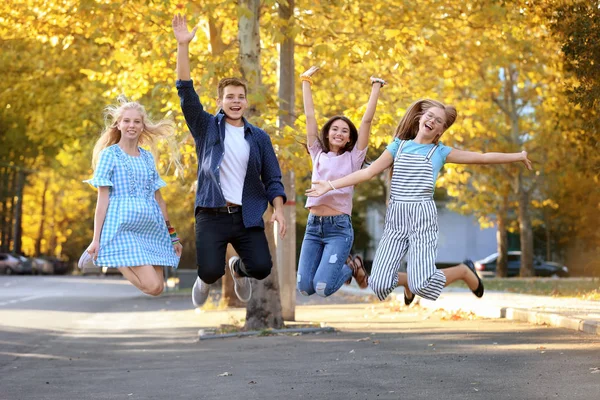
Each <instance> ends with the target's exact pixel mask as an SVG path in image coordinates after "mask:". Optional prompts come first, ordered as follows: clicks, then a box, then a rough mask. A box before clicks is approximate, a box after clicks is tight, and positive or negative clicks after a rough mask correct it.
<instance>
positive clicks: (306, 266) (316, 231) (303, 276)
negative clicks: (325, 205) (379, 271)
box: [297, 214, 354, 297]
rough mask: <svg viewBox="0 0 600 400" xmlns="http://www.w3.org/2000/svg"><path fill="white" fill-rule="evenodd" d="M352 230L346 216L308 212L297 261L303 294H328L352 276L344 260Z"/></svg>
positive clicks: (351, 239) (349, 246) (349, 219)
mask: <svg viewBox="0 0 600 400" xmlns="http://www.w3.org/2000/svg"><path fill="white" fill-rule="evenodd" d="M353 241H354V230H353V229H352V219H351V218H350V216H349V215H346V214H342V215H335V216H332V217H318V216H316V215H313V214H309V215H308V222H307V223H306V233H305V234H304V240H303V241H302V250H300V261H299V264H298V276H297V283H298V285H297V286H298V290H299V291H300V293H302V294H303V295H305V296H310V295H311V294H314V293H317V294H318V295H319V296H321V297H327V296H330V295H332V294H333V293H335V292H337V290H338V289H339V288H340V287H342V285H343V284H344V282H346V281H347V280H348V279H350V278H351V277H352V270H351V269H350V267H348V266H347V265H346V259H347V258H348V255H349V254H350V250H351V249H352V242H353Z"/></svg>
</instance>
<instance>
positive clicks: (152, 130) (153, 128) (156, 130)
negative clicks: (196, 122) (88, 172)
mask: <svg viewBox="0 0 600 400" xmlns="http://www.w3.org/2000/svg"><path fill="white" fill-rule="evenodd" d="M117 100H118V102H119V103H120V105H118V106H117V105H110V106H107V107H106V108H105V109H104V124H105V128H104V131H102V134H101V135H100V138H99V139H98V141H97V142H96V145H95V146H94V151H93V156H92V168H94V169H96V165H97V163H98V159H99V157H100V153H101V152H102V150H104V149H105V148H107V147H109V146H112V145H113V144H116V143H118V142H119V141H120V140H121V132H120V131H119V128H118V125H119V122H121V119H122V118H123V113H124V112H125V111H126V110H136V111H138V112H139V113H140V115H141V116H142V123H143V125H144V128H143V130H142V134H141V135H140V137H139V140H138V145H140V146H142V145H147V146H149V147H150V151H151V152H152V153H153V154H154V158H155V159H156V158H157V154H156V153H157V151H156V143H157V142H158V140H160V139H168V140H169V144H170V148H171V153H173V154H172V158H173V162H174V163H175V164H176V167H178V168H179V167H180V164H181V163H180V161H179V158H180V157H179V151H178V150H177V147H176V144H175V143H174V137H175V132H176V125H175V122H173V121H172V120H170V119H161V120H160V121H158V122H154V121H152V120H151V119H150V118H149V117H148V113H147V112H146V109H145V108H144V106H142V105H141V104H140V103H138V102H136V101H128V100H127V98H126V97H125V96H119V98H118V99H117Z"/></svg>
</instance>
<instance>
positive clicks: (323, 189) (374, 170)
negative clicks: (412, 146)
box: [306, 150, 394, 197]
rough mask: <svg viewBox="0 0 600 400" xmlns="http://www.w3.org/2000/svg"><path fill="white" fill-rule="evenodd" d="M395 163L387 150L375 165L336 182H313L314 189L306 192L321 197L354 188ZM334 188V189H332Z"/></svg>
mask: <svg viewBox="0 0 600 400" xmlns="http://www.w3.org/2000/svg"><path fill="white" fill-rule="evenodd" d="M393 162H394V157H392V153H390V152H389V151H387V150H385V151H384V152H383V154H382V155H380V156H379V158H378V159H377V160H375V161H374V162H373V164H371V165H369V166H368V167H367V168H365V169H361V170H358V171H356V172H353V173H351V174H349V175H346V176H345V177H343V178H340V179H336V180H335V181H331V182H329V181H316V182H313V187H311V188H310V189H308V190H307V191H306V195H307V196H308V197H319V196H322V195H324V194H325V193H327V192H329V191H330V190H333V188H335V189H341V188H344V187H347V186H354V185H357V184H359V183H361V182H365V181H368V180H370V179H372V178H373V177H374V176H375V175H378V174H380V173H382V172H383V171H384V170H385V169H386V168H389V167H390V166H391V165H392V163H393ZM332 186H333V187H332Z"/></svg>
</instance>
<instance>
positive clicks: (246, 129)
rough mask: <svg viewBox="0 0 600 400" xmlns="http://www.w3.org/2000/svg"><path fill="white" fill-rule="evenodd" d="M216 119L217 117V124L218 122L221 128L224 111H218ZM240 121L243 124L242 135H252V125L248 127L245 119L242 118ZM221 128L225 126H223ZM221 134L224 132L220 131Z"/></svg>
mask: <svg viewBox="0 0 600 400" xmlns="http://www.w3.org/2000/svg"><path fill="white" fill-rule="evenodd" d="M216 117H217V122H218V124H219V126H221V124H222V123H224V122H225V111H223V109H219V111H218V112H217V115H216ZM242 121H243V122H244V135H246V134H248V133H253V132H254V131H253V130H252V125H250V123H249V122H248V120H246V118H245V117H242ZM223 126H225V125H223ZM222 132H224V131H222Z"/></svg>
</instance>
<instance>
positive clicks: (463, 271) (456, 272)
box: [398, 263, 479, 298]
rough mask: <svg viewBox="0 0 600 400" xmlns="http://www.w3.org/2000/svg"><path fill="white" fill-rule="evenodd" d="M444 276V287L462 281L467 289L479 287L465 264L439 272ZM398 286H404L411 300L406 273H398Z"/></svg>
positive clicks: (477, 281) (475, 278)
mask: <svg viewBox="0 0 600 400" xmlns="http://www.w3.org/2000/svg"><path fill="white" fill-rule="evenodd" d="M440 271H441V272H442V273H443V274H444V275H445V276H446V285H445V286H448V285H450V284H451V283H453V282H456V281H459V280H462V281H465V283H466V284H467V286H468V287H469V289H471V290H475V289H477V287H478V286H479V280H478V279H477V277H476V276H475V274H474V273H473V272H471V270H470V269H469V267H467V266H466V265H465V264H462V263H461V264H458V265H455V266H454V267H449V268H444V269H442V270H440ZM398 286H404V290H405V292H406V295H407V297H408V298H412V295H413V293H412V292H411V291H410V289H409V288H408V275H407V274H406V272H398Z"/></svg>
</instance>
